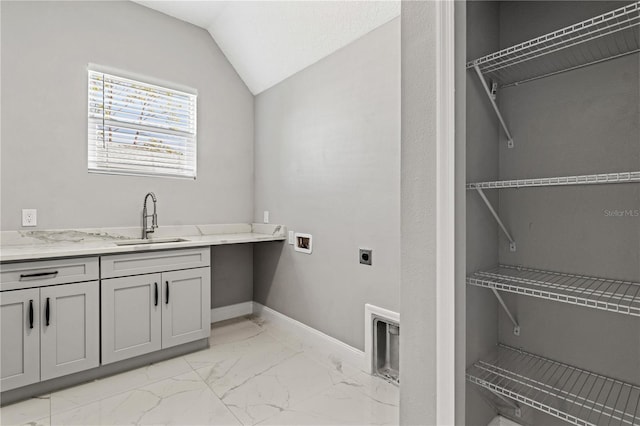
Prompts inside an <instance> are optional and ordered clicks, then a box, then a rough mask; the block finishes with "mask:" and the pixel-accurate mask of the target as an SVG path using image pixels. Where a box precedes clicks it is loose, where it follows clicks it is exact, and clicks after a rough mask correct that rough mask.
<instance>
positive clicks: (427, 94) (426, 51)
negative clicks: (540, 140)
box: [400, 2, 454, 425]
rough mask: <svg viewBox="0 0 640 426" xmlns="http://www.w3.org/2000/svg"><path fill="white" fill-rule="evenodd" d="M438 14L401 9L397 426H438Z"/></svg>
mask: <svg viewBox="0 0 640 426" xmlns="http://www.w3.org/2000/svg"><path fill="white" fill-rule="evenodd" d="M435 12H436V5H435V2H403V4H402V143H401V152H402V157H401V158H402V183H401V208H402V213H401V215H402V216H401V236H402V239H401V256H402V261H401V268H402V272H401V276H402V279H401V289H400V294H401V296H400V297H401V303H402V338H401V339H400V383H401V384H402V385H401V386H400V423H401V424H403V425H432V424H435V423H436V286H435V281H436V210H435V204H436V201H437V199H436V195H437V194H436V163H435V160H436V143H435V141H436V136H437V135H436V108H437V99H436V96H435V95H434V94H435V93H436V64H435V58H436V33H435V27H436V14H435ZM451 355H452V356H453V355H454V354H451Z"/></svg>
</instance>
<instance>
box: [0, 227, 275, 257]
mask: <svg viewBox="0 0 640 426" xmlns="http://www.w3.org/2000/svg"><path fill="white" fill-rule="evenodd" d="M183 238H185V239H187V240H188V241H180V242H175V243H161V244H156V245H146V244H145V245H142V244H139V245H130V246H117V245H116V244H115V243H112V242H105V244H104V245H103V246H98V247H73V246H71V245H64V246H63V247H59V248H57V249H56V248H55V247H54V246H55V244H52V245H49V246H46V247H42V246H38V247H33V251H26V250H25V251H24V252H22V253H10V254H4V253H2V252H4V251H7V250H8V251H13V250H16V251H20V250H24V248H23V249H20V248H18V247H6V248H2V249H1V251H2V252H0V263H9V262H20V261H23V262H24V261H37V260H45V259H56V258H68V257H84V256H100V255H110V254H123V253H140V252H145V251H158V250H170V249H182V248H193V247H206V246H219V245H229V244H246V243H256V242H269V241H284V240H286V239H287V237H285V236H274V235H268V234H257V233H239V234H217V235H207V236H192V237H191V238H194V240H189V236H185V237H183ZM41 248H47V249H48V250H46V251H38V249H41Z"/></svg>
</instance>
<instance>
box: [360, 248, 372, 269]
mask: <svg viewBox="0 0 640 426" xmlns="http://www.w3.org/2000/svg"><path fill="white" fill-rule="evenodd" d="M359 255H360V263H361V264H363V265H371V262H372V260H373V259H372V258H373V250H371V249H360V251H359Z"/></svg>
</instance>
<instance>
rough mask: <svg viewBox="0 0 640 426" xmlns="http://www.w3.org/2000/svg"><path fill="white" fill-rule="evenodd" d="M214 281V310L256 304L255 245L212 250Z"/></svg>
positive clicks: (234, 245) (240, 245) (216, 247)
mask: <svg viewBox="0 0 640 426" xmlns="http://www.w3.org/2000/svg"><path fill="white" fill-rule="evenodd" d="M259 244H262V243H259ZM211 282H212V288H211V307H212V308H220V307H222V306H229V305H235V304H236V303H242V302H250V301H252V300H253V244H231V245H228V246H213V247H211Z"/></svg>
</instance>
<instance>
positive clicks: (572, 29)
mask: <svg viewBox="0 0 640 426" xmlns="http://www.w3.org/2000/svg"><path fill="white" fill-rule="evenodd" d="M639 11H640V3H638V2H634V3H631V4H628V5H627V6H624V7H621V8H619V9H616V10H613V11H611V12H607V13H604V14H602V15H599V16H596V17H594V18H590V19H587V20H584V21H582V22H579V23H577V24H575V25H571V26H568V27H565V28H562V29H560V30H557V31H554V32H552V33H549V34H545V35H543V36H540V37H537V38H534V39H532V40H529V41H526V42H524V43H520V44H518V45H515V46H512V47H509V48H506V49H503V50H500V51H498V52H495V53H492V54H490V55H486V56H483V57H482V58H478V59H476V60H473V61H470V62H468V63H467V68H477V69H478V70H479V71H480V73H481V74H482V75H484V76H487V77H489V78H491V79H492V80H493V81H495V82H497V83H498V84H499V85H500V86H501V87H509V86H516V85H518V84H520V83H525V82H528V81H532V80H537V79H540V78H544V77H548V76H551V75H554V74H558V73H561V72H567V71H571V70H575V69H577V68H582V67H585V66H588V65H592V64H596V63H599V62H603V61H606V60H609V59H615V58H619V57H621V56H624V55H629V54H632V53H635V52H638V51H640V49H639V48H640V46H639V43H638V25H639V24H640V13H639Z"/></svg>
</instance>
